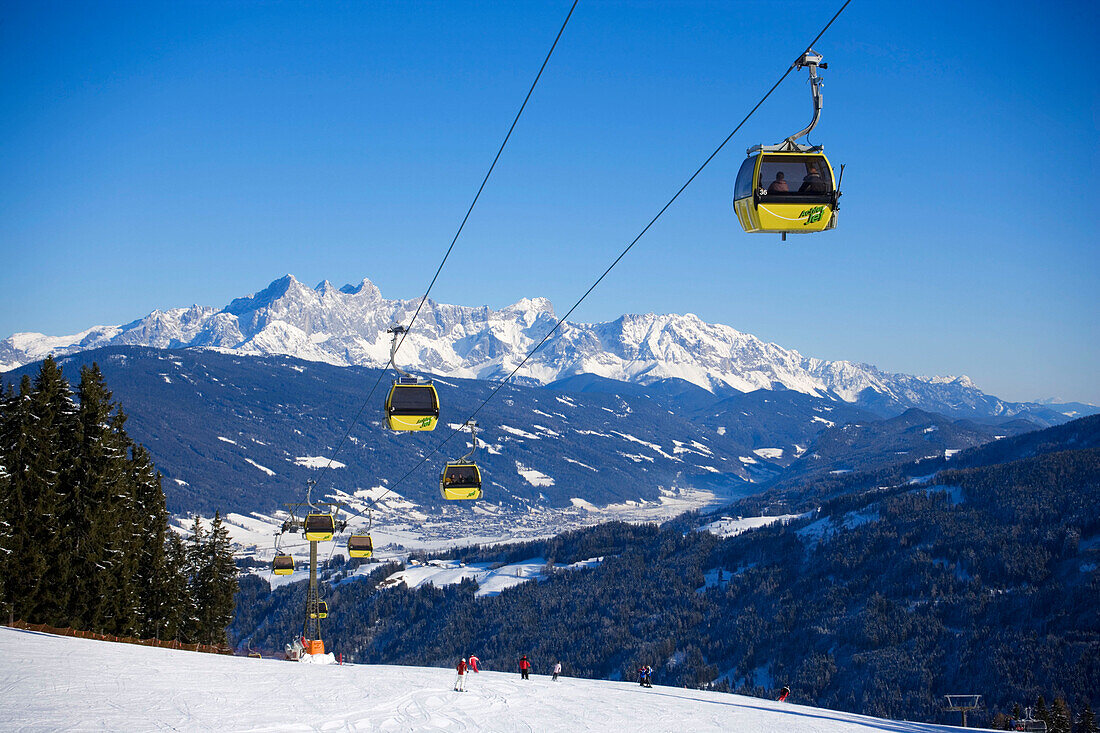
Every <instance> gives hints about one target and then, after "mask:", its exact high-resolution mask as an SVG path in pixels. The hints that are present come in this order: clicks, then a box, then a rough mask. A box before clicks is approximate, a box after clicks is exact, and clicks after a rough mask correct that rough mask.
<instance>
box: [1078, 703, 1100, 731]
mask: <svg viewBox="0 0 1100 733" xmlns="http://www.w3.org/2000/svg"><path fill="white" fill-rule="evenodd" d="M1077 733H1100V727H1097V725H1096V716H1095V715H1093V712H1092V708H1091V707H1089V704H1088V703H1087V702H1086V703H1085V707H1084V709H1083V710H1082V711H1081V714H1080V715H1079V716H1078V717H1077Z"/></svg>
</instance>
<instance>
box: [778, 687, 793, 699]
mask: <svg viewBox="0 0 1100 733" xmlns="http://www.w3.org/2000/svg"><path fill="white" fill-rule="evenodd" d="M789 694H791V688H789V687H787V686H786V685H784V686H783V689H782V690H780V691H779V697H777V698H776V700H778V701H779V702H783V701H784V700H786V699H787V695H789Z"/></svg>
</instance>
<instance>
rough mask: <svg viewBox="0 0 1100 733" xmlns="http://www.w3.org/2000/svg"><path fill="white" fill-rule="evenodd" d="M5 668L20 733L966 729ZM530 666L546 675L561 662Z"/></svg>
mask: <svg viewBox="0 0 1100 733" xmlns="http://www.w3.org/2000/svg"><path fill="white" fill-rule="evenodd" d="M337 651H338V650H337ZM0 659H3V660H4V663H3V665H0V691H2V693H3V694H0V719H2V720H3V721H4V724H5V726H4V727H5V729H6V730H16V731H40V730H61V729H64V730H127V731H132V730H143V731H144V730H180V731H208V730H219V731H323V730H344V731H411V730H417V731H419V730H433V731H450V732H455V733H460V732H463V731H540V732H542V731H569V732H570V733H573V732H575V731H608V730H626V729H634V728H638V727H639V726H640V727H643V728H644V729H645V730H647V731H677V732H682V731H753V732H754V733H789V732H790V731H799V732H800V733H857V732H865V733H871V732H876V733H883V732H884V731H885V732H886V733H947V732H948V731H958V730H962V729H960V728H954V727H951V726H942V725H931V724H926V723H907V722H900V721H889V720H880V719H878V718H870V717H866V716H860V715H855V714H852V713H842V712H834V711H830V710H822V709H819V708H811V707H805V706H802V705H797V704H790V703H779V702H773V701H771V700H764V699H759V698H753V697H743V696H740V695H728V694H723V693H718V692H701V691H697V690H686V689H681V688H676V687H662V686H661V685H655V686H654V687H653V688H652V689H648V690H643V689H641V688H639V687H638V686H637V685H635V684H634V683H632V682H608V681H602V680H580V679H574V678H570V677H568V676H564V677H562V678H561V679H560V680H559V681H558V682H551V681H550V678H549V676H548V675H542V674H532V675H531V679H530V680H529V681H521V680H520V679H519V675H518V674H516V673H514V672H507V673H505V672H492V671H486V672H482V673H480V674H470V675H468V677H467V682H466V685H467V690H468V692H466V693H456V692H452V691H451V688H452V686H453V685H454V680H455V672H454V670H453V669H440V668H425V667H398V666H384V665H350V664H349V665H343V666H324V665H312V664H295V663H292V662H283V661H279V660H274V659H250V658H247V657H228V656H221V655H215V654H199V653H196V652H185V651H176V650H172V649H156V648H153V647H143V646H136V645H131V644H115V643H111V642H104V641H93V640H90V639H71V638H65V637H58V636H51V635H49V634H39V633H35V632H28V631H18V630H15V629H9V628H0ZM555 661H556V660H555ZM562 661H563V664H564V666H565V667H566V671H567V672H568V660H562ZM534 663H535V668H536V669H535V671H536V672H539V671H545V670H547V669H549V667H550V665H551V664H553V661H551V660H539V659H535V660H534ZM658 681H660V680H659V679H658Z"/></svg>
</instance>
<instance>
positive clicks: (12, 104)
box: [0, 0, 1100, 403]
mask: <svg viewBox="0 0 1100 733" xmlns="http://www.w3.org/2000/svg"><path fill="white" fill-rule="evenodd" d="M839 6H840V2H832V3H809V2H757V1H754V0H744V1H741V2H728V3H719V2H669V1H668V0H660V1H657V0H654V1H653V2H595V1H593V0H587V1H586V0H581V2H580V4H579V5H578V7H577V11H576V12H575V14H574V16H573V19H572V20H571V21H570V24H569V27H568V29H567V30H566V32H565V34H564V36H563V37H562V40H561V42H560V43H559V46H558V49H557V51H556V52H555V55H554V58H553V59H552V60H551V62H550V65H549V66H548V68H547V71H546V72H545V74H544V76H543V79H542V81H541V82H540V84H539V87H538V89H537V90H536V91H535V94H534V96H533V98H532V100H531V102H530V104H529V105H528V108H527V111H526V113H525V115H524V118H523V119H522V120H521V121H520V124H519V125H518V127H517V128H516V131H515V133H514V134H513V138H512V141H511V142H510V144H509V147H508V148H507V150H506V151H505V153H504V155H503V157H502V158H501V161H500V163H499V164H498V167H497V170H496V172H495V173H494V177H493V178H492V179H491V180H490V182H489V185H488V187H487V188H486V191H485V193H484V194H483V195H482V198H481V201H480V202H479V204H478V207H477V208H476V209H475V211H474V213H473V216H472V217H471V219H470V222H469V223H468V224H467V227H466V230H465V232H464V233H463V236H462V238H461V239H460V240H459V243H458V245H457V247H456V248H455V253H454V255H452V259H451V261H450V262H449V264H448V266H447V268H446V269H445V270H444V271H443V274H442V276H441V278H440V280H439V282H438V284H437V286H436V289H435V290H434V291H433V297H434V298H436V299H437V300H440V301H443V302H449V303H458V304H463V305H483V304H484V305H489V306H491V307H494V308H499V307H502V306H505V305H507V304H509V303H512V302H515V301H516V300H518V299H520V298H522V297H533V296H545V297H548V298H550V299H551V300H552V301H553V302H554V304H555V306H556V308H557V310H558V312H559V313H564V312H565V310H567V309H568V307H569V306H570V305H572V303H573V302H574V301H575V300H576V299H577V298H578V297H579V296H580V295H581V293H583V292H584V290H585V289H586V288H587V287H588V285H589V284H590V283H591V282H592V280H594V279H595V277H596V276H597V275H598V274H599V273H600V272H602V271H603V269H604V268H605V267H606V266H607V264H609V263H610V262H611V260H612V259H614V257H615V256H616V255H617V254H618V253H619V252H620V251H621V250H622V248H623V247H625V246H626V244H627V243H629V242H630V241H631V240H632V239H633V238H634V237H635V236H636V235H637V233H638V232H639V231H640V230H641V228H642V227H643V226H644V225H645V224H646V222H648V221H649V219H650V218H651V217H652V216H653V215H654V214H655V213H656V212H657V211H658V210H659V209H660V207H661V206H662V205H663V204H664V203H665V202H666V201H667V200H668V198H669V197H671V195H672V194H673V193H674V192H675V191H676V190H677V189H678V188H679V187H680V186H681V185H682V184H683V182H684V181H685V180H686V179H687V177H688V176H689V175H690V174H691V173H692V172H693V171H694V170H695V168H696V167H697V166H698V165H699V164H700V163H701V162H702V161H703V160H704V159H705V158H706V157H707V155H709V154H710V152H711V151H712V150H713V149H714V148H715V147H716V146H717V145H718V143H720V142H721V141H722V139H723V138H725V136H726V135H727V134H729V132H730V131H731V130H732V129H733V127H734V126H735V125H736V124H737V122H738V121H739V120H740V119H741V118H742V117H743V116H744V115H745V113H746V112H747V111H748V110H749V109H750V108H751V106H752V105H753V104H754V103H755V101H756V100H757V99H758V98H759V97H760V96H761V95H762V94H763V93H764V92H765V91H766V90H767V89H768V88H769V87H770V86H771V85H772V84H773V83H774V81H775V80H776V79H778V78H779V76H780V75H781V74H782V73H783V71H784V70H785V68H786V67H787V65H788V64H789V63H790V62H791V60H792V59H793V58H794V57H795V56H796V55H797V54H798V52H799V51H800V50H801V49H802V48H803V47H804V45H805V44H806V43H808V42H809V41H810V40H811V39H812V38H813V36H814V35H815V34H816V33H817V31H818V30H819V29H820V27H821V26H822V25H823V24H824V23H825V21H826V20H827V19H828V18H829V17H830V16H831V15H832V14H833V13H834V12H835V11H836V9H837V8H839ZM568 7H569V2H566V1H565V0H563V1H562V2H545V3H534V2H530V3H526V2H525V3H512V2H494V3H490V2H476V3H473V2H460V1H458V0H452V1H447V2H435V3H427V2H371V3H368V2H344V3H326V4H321V3H305V2H301V3H289V2H224V3H221V2H202V3H195V2H184V3H158V2H141V3H134V4H110V3H96V4H87V3H18V4H17V3H6V4H4V6H3V8H2V9H0V74H2V77H0V171H2V175H0V261H2V262H3V266H2V267H0V337H3V336H7V335H9V334H11V333H13V332H17V331H39V332H43V333H47V334H50V335H61V334H67V333H73V332H77V331H80V330H83V329H84V328H87V327H89V326H92V325H96V324H114V323H125V322H128V321H130V320H133V319H135V318H138V317H140V316H142V315H144V314H146V313H148V312H149V311H150V310H152V309H154V308H162V309H163V308H170V307H178V306H186V305H190V304H192V303H200V304H204V305H214V306H222V305H225V304H227V303H228V302H229V301H230V300H231V299H232V298H234V297H238V296H240V295H244V294H246V293H249V292H254V291H257V290H260V289H262V288H263V287H264V286H266V285H267V283H269V282H270V281H271V280H273V279H275V278H277V277H280V276H281V275H283V274H285V273H288V272H289V273H292V274H294V275H295V276H296V277H298V279H300V280H302V281H304V282H308V283H310V284H315V283H317V282H320V281H322V280H325V279H328V280H331V281H332V282H334V283H335V284H337V285H341V284H343V283H345V282H357V281H358V280H360V279H362V278H363V277H367V278H369V279H371V280H372V281H373V282H375V283H376V284H378V286H379V287H380V288H381V289H382V292H383V294H384V295H385V296H386V297H390V298H396V297H403V298H411V297H417V296H419V295H420V294H422V293H423V291H424V289H425V288H426V287H427V283H428V281H429V280H430V278H431V275H432V273H433V272H434V269H435V267H436V265H437V264H438V262H439V259H440V257H441V256H442V254H443V252H444V250H445V249H446V247H447V245H448V244H449V243H450V240H451V238H452V237H453V235H454V232H455V230H456V228H457V226H458V224H459V222H460V221H461V218H462V216H463V214H464V213H465V210H466V207H467V206H468V205H469V202H470V200H471V199H472V197H473V195H474V193H475V191H476V190H477V186H478V184H479V183H480V181H481V178H482V176H483V175H484V173H485V170H486V169H487V167H488V165H489V163H490V162H491V160H492V157H493V155H494V154H495V152H496V149H497V147H498V146H499V144H500V141H501V139H502V138H503V136H504V133H505V132H506V131H507V129H508V125H509V124H510V123H511V120H512V117H513V115H514V114H515V111H516V109H517V108H518V106H519V103H520V102H521V101H522V99H523V95H524V94H525V93H526V91H527V88H528V86H529V85H530V82H531V80H532V79H533V77H534V74H535V72H536V71H537V70H538V67H539V64H540V63H541V62H542V59H543V57H544V55H545V53H546V51H547V49H548V48H549V44H550V42H551V41H552V40H553V37H554V34H555V33H556V32H557V30H558V28H559V26H560V24H561V22H562V20H563V19H564V17H565V13H566V12H567V10H568ZM1098 26H1100V10H1098V9H1097V4H1096V3H1086V2H1079V3H1077V2H1057V1H1053V2H1047V3H1044V4H1043V5H1042V7H1041V9H1040V8H1037V6H1035V5H1034V4H1033V3H1028V4H1025V3H1014V2H998V3H992V2H989V3H986V2H967V3H958V2H953V3H946V2H943V3H926V4H911V3H882V2H869V1H868V0H855V1H854V2H853V3H852V4H851V5H850V6H849V7H848V9H847V10H846V11H845V13H844V14H843V15H842V16H841V18H840V19H839V20H838V21H837V22H836V23H835V24H834V26H833V27H832V29H831V30H830V31H829V32H828V34H827V35H826V36H825V37H824V38H823V39H822V40H821V41H820V42H819V43H818V44H817V50H818V51H820V52H821V53H822V54H824V55H825V58H826V61H828V63H829V69H828V70H827V71H825V72H823V73H824V77H825V87H824V94H825V103H824V113H823V116H822V120H821V123H820V125H819V126H818V128H817V130H815V131H814V133H813V134H812V135H811V139H812V141H813V142H815V143H821V144H824V145H825V148H826V152H827V153H828V154H829V156H830V158H831V160H832V161H833V162H834V164H837V163H845V164H846V166H847V169H846V172H845V175H844V190H845V197H844V200H843V208H842V211H841V218H840V226H839V228H838V229H836V230H835V231H832V232H826V233H823V234H820V235H816V236H810V237H795V238H791V239H789V240H788V242H787V243H781V242H780V241H779V239H778V237H775V236H771V235H747V234H744V233H743V232H742V231H741V230H740V228H739V226H738V224H737V220H736V217H735V216H734V214H733V211H732V207H731V205H730V193H731V189H732V184H733V177H734V175H735V173H736V171H737V167H738V165H739V164H740V162H741V160H742V159H743V157H744V151H745V148H747V147H749V146H750V145H752V144H754V143H758V142H766V143H774V142H778V141H779V140H781V139H782V138H783V137H785V136H786V135H788V134H790V133H792V132H794V131H796V130H798V129H800V128H801V127H802V126H803V125H804V124H805V123H806V122H807V121H808V119H809V115H810V103H809V89H808V85H807V84H806V82H805V74H804V73H802V74H801V75H799V76H797V77H796V76H793V75H792V76H791V77H788V80H787V81H786V82H785V83H784V84H783V85H782V86H781V87H780V88H779V90H777V92H776V93H775V94H774V95H773V96H772V98H771V99H770V100H769V101H768V102H767V103H766V104H765V105H764V106H763V107H762V108H761V109H760V110H759V111H758V112H757V113H756V115H755V116H754V117H753V119H752V120H750V122H749V123H748V124H747V125H746V126H745V127H744V128H743V130H742V132H741V133H739V134H738V136H736V137H735V138H734V140H733V141H732V142H731V143H730V144H729V145H728V146H727V148H726V149H725V150H724V151H723V153H722V154H721V155H720V156H719V157H718V158H716V159H715V160H714V161H713V162H712V163H711V165H710V166H709V167H708V168H707V170H706V171H704V173H703V174H702V175H701V176H700V177H699V178H698V179H696V181H695V182H694V184H693V185H692V186H691V187H690V188H689V189H688V190H687V191H686V192H685V193H684V195H683V196H682V197H681V198H680V200H679V201H677V203H676V204H675V205H674V206H673V208H671V209H670V210H669V211H668V213H667V214H666V215H665V216H664V217H663V218H662V219H661V221H659V222H658V223H657V225H656V226H655V227H654V228H653V229H652V230H651V231H650V232H649V233H648V234H647V235H646V237H645V238H643V239H642V241H641V242H639V244H638V245H637V246H636V247H635V248H634V249H633V250H632V252H631V253H630V255H629V256H628V257H627V259H625V260H624V261H623V262H622V263H621V264H620V265H619V266H618V267H617V268H616V269H615V271H614V272H613V273H612V274H611V275H610V276H609V277H608V279H607V280H605V281H604V283H603V284H602V285H601V286H600V288H599V289H598V290H597V291H596V292H595V293H594V294H593V295H592V296H590V298H589V300H588V301H586V303H585V304H584V305H583V306H582V307H581V308H580V309H578V311H577V312H576V313H575V314H574V317H575V318H576V319H577V320H583V321H602V320H609V319H612V318H614V317H616V316H618V315H620V314H622V313H626V312H675V313H686V312H692V313H695V314H697V315H699V316H700V317H701V318H703V319H705V320H708V321H711V322H718V323H725V324H729V325H731V326H734V327H735V328H738V329H741V330H743V331H747V332H750V333H753V334H756V335H758V336H760V337H761V338H764V339H767V340H770V341H775V342H777V343H779V344H781V345H783V346H785V347H789V348H797V349H798V350H799V351H801V352H802V353H804V354H807V355H811V356H817V357H821V358H827V359H850V360H854V361H863V362H869V363H873V364H876V365H877V366H879V367H881V368H884V369H887V370H890V371H901V372H907V373H916V374H968V375H969V376H971V377H972V378H973V379H974V380H975V381H976V382H977V383H978V385H979V386H980V387H982V388H983V389H984V390H986V391H988V392H991V393H993V394H996V395H998V396H1001V397H1004V398H1007V399H1014V400H1019V399H1035V398H1043V397H1058V398H1062V399H1073V400H1085V401H1091V402H1095V403H1100V379H1098V378H1097V375H1098V374H1100V326H1098V323H1100V294H1098V273H1100V254H1098V246H1097V245H1098V236H1097V233H1096V232H1097V223H1096V219H1097V215H1098V214H1100V207H1098V206H1097V199H1096V195H1095V191H1096V189H1097V187H1096V185H1095V183H1094V180H1095V175H1096V171H1097V170H1098V169H1100V153H1098V152H1097V150H1098V149H1097V145H1096V142H1097V138H1098V136H1100V130H1098V128H1100V82H1098V81H1097V76H1096V71H1095V59H1094V58H1093V56H1092V54H1093V50H1094V48H1095V43H1094V40H1093V39H1092V38H1091V35H1092V33H1093V31H1094V30H1095V29H1096V28H1097V27H1098Z"/></svg>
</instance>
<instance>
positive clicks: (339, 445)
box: [325, 0, 580, 469]
mask: <svg viewBox="0 0 1100 733" xmlns="http://www.w3.org/2000/svg"><path fill="white" fill-rule="evenodd" d="M579 1H580V0H573V5H572V6H571V7H570V8H569V13H568V14H567V15H566V16H565V22H563V23H562V24H561V29H559V30H558V35H557V36H555V37H554V42H553V43H552V44H551V45H550V50H549V51H548V52H547V54H546V58H545V59H543V61H542V66H540V67H539V72H538V73H537V74H535V80H534V81H533V82H531V88H530V89H528V90H527V96H526V97H524V98H523V104H521V105H520V107H519V111H518V112H516V116H515V119H513V120H512V126H511V127H509V128H508V134H506V135H505V136H504V141H503V142H502V143H501V144H500V149H498V150H497V154H496V156H495V157H494V158H493V162H492V165H490V166H489V170H488V171H487V172H486V173H485V178H483V179H482V181H481V185H480V186H478V189H477V193H476V194H474V199H473V201H471V202H470V207H469V208H468V209H466V215H465V216H464V217H462V223H461V224H459V225H458V231H456V232H455V236H454V238H453V239H452V240H451V246H449V247H448V248H447V251H446V253H444V255H443V259H442V260H441V261H440V263H439V267H437V268H436V270H435V275H434V276H433V277H432V281H431V282H430V283H428V289H427V290H425V291H424V296H423V297H422V298H421V299H420V304H419V305H418V306H417V307H416V311H415V312H414V313H413V317H412V319H411V320H410V321H409V325H408V326H407V327H406V329H405V333H404V334H402V336H401V340H400V341H398V342H397V347H396V348H395V349H394V351H393V353H394V354H396V353H397V350H398V349H400V348H401V344H403V343H405V337H407V336H408V335H409V331H411V330H412V326H413V323H415V322H416V318H417V316H419V315H420V309H421V308H423V307H424V303H425V302H426V301H427V300H428V294H429V293H431V292H432V288H433V287H434V286H435V281H436V280H438V279H439V273H440V272H442V271H443V266H444V265H445V264H447V259H448V258H449V257H450V256H451V250H453V249H454V248H455V243H456V242H458V238H459V236H460V235H461V234H462V230H463V228H464V227H465V226H466V222H467V221H468V220H469V218H470V214H471V213H473V210H474V206H476V205H477V201H478V199H479V198H481V192H482V191H484V190H485V185H486V184H487V183H488V182H489V176H491V175H492V174H493V169H494V168H496V166H497V161H499V160H500V156H501V154H502V153H504V148H505V146H506V145H508V140H509V139H510V138H511V137H512V131H513V130H515V129H516V125H517V124H519V118H520V117H521V116H522V115H523V110H524V109H526V108H527V102H528V101H530V99H531V95H532V94H534V92H535V87H536V86H537V85H538V83H539V79H541V78H542V72H543V71H545V70H546V65H547V64H549V63H550V57H551V56H553V55H554V49H555V48H557V46H558V41H559V40H560V39H561V36H562V34H563V33H565V27H566V26H567V25H569V19H570V18H571V17H573V11H574V10H575V9H576V8H577V3H578V2H579ZM391 361H392V356H391ZM387 371H388V368H387V367H383V368H382V370H381V371H380V372H379V373H378V379H377V380H375V382H374V386H373V387H371V388H370V392H368V393H367V398H366V399H365V400H364V401H363V406H362V407H360V408H359V412H357V413H356V414H355V418H354V419H352V421H351V422H350V423H348V427H347V429H346V430H345V431H344V434H343V436H341V438H340V440H339V441H338V442H337V443H336V448H335V449H334V450H333V451H332V455H330V456H329V458H328V464H327V465H326V466H325V468H326V469H327V468H332V462H333V461H334V460H335V459H336V455H337V454H338V453H339V452H340V449H341V448H342V447H343V446H344V442H345V441H346V440H347V439H348V436H349V435H350V434H351V430H352V428H353V427H355V425H356V424H358V422H359V418H360V417H362V416H363V411H364V410H366V409H367V405H369V404H370V401H371V398H372V397H373V396H374V393H375V391H377V390H378V385H379V384H381V383H382V377H384V376H385V375H386V372H387Z"/></svg>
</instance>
